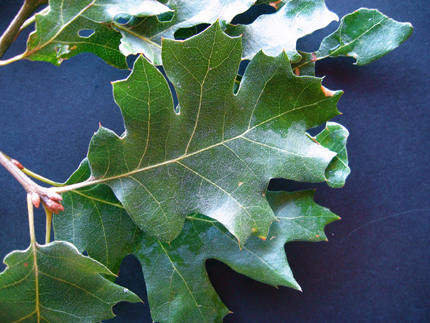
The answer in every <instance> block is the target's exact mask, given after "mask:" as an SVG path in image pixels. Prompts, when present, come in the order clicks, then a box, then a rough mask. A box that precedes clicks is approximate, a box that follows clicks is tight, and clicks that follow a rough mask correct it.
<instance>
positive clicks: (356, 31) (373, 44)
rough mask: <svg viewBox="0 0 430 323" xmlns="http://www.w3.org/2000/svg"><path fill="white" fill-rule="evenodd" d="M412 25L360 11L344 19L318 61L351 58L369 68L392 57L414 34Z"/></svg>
mask: <svg viewBox="0 0 430 323" xmlns="http://www.w3.org/2000/svg"><path fill="white" fill-rule="evenodd" d="M412 31H413V28H412V25H411V24H410V23H400V22H397V21H395V20H393V19H390V18H388V17H387V16H385V15H383V14H382V13H380V12H379V11H378V10H376V9H365V8H362V9H359V10H357V11H354V12H353V13H351V14H349V15H346V16H345V17H343V18H342V20H341V22H340V25H339V28H338V29H337V30H336V31H335V32H334V33H333V34H331V35H329V36H327V37H326V38H324V40H323V41H322V43H321V46H320V48H319V50H318V51H317V52H316V53H315V54H316V56H317V57H318V58H322V57H327V56H330V57H337V56H351V57H354V58H355V59H356V60H357V65H365V64H369V63H371V62H373V61H375V60H377V59H378V58H381V57H382V56H384V55H386V54H388V53H389V52H391V51H392V50H393V49H394V48H396V47H397V46H399V45H400V44H402V43H403V42H404V41H405V40H406V39H408V38H409V36H410V35H411V34H412Z"/></svg>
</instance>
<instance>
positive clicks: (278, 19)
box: [226, 0, 338, 61]
mask: <svg viewBox="0 0 430 323" xmlns="http://www.w3.org/2000/svg"><path fill="white" fill-rule="evenodd" d="M333 20H336V21H337V20H338V17H337V15H336V14H334V13H333V12H331V11H329V10H328V9H327V7H326V5H325V3H324V0H292V1H288V2H287V3H286V4H285V5H284V6H282V7H281V8H280V9H279V10H278V11H277V12H276V13H274V14H270V15H262V16H260V17H258V18H257V20H255V21H254V22H253V23H252V24H250V25H237V26H229V27H228V28H227V29H226V32H227V33H228V34H229V35H232V36H237V35H243V39H244V40H243V47H244V53H243V57H245V58H251V57H253V56H254V55H255V54H256V53H258V52H259V51H260V50H261V49H262V50H263V51H264V52H265V53H266V54H267V55H271V56H276V55H278V54H279V53H280V52H282V51H283V50H285V51H286V53H287V55H288V57H289V58H290V60H291V61H297V60H300V55H299V54H298V53H297V51H296V42H297V40H298V39H299V38H301V37H303V36H305V35H308V34H311V33H313V32H314V31H315V30H318V29H321V28H324V27H326V26H327V25H328V24H329V23H330V22H332V21H333Z"/></svg>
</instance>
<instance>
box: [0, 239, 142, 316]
mask: <svg viewBox="0 0 430 323" xmlns="http://www.w3.org/2000/svg"><path fill="white" fill-rule="evenodd" d="M4 263H5V264H6V265H7V268H6V269H5V271H3V272H2V273H1V274H0V313H1V318H0V320H1V322H4V323H6V322H50V323H61V322H96V321H100V320H103V319H108V318H112V317H114V314H113V312H112V306H113V305H115V304H116V303H118V302H121V301H128V302H134V303H136V302H139V301H140V299H139V298H138V297H137V296H136V295H135V294H133V293H132V292H131V291H129V290H128V289H126V288H123V287H121V286H118V285H115V284H113V283H111V282H109V281H108V280H106V279H105V278H103V277H102V276H101V274H103V275H113V274H112V272H111V271H109V270H108V269H107V268H106V267H105V266H103V265H102V264H100V263H98V262H97V261H95V260H93V259H91V258H88V257H85V256H83V255H82V254H80V253H79V252H78V250H77V249H76V248H75V247H74V246H73V245H71V244H70V243H68V242H61V241H57V242H52V243H50V244H48V245H37V244H31V246H30V247H29V248H28V249H27V250H25V251H13V252H12V253H10V254H8V255H7V256H6V257H5V259H4Z"/></svg>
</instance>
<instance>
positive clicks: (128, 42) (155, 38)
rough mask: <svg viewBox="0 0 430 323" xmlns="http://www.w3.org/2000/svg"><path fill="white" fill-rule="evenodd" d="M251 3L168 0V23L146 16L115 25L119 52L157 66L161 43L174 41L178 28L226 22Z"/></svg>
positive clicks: (247, 1) (238, 0)
mask: <svg viewBox="0 0 430 323" xmlns="http://www.w3.org/2000/svg"><path fill="white" fill-rule="evenodd" d="M254 2H255V1H254V0H203V1H202V0H169V1H167V3H166V5H167V6H168V7H170V8H171V9H172V10H174V15H173V17H171V19H170V20H168V21H163V20H160V19H159V18H158V17H146V18H143V19H140V20H139V21H137V22H134V23H133V25H131V26H129V27H126V26H117V28H118V29H119V30H120V31H121V33H122V35H123V39H122V44H121V47H120V48H121V52H122V53H123V54H124V55H126V56H128V55H130V54H144V55H145V56H146V57H147V58H148V59H149V60H151V61H152V62H154V63H155V64H161V62H162V60H161V40H162V39H163V38H167V39H174V34H175V32H176V31H177V30H179V29H181V28H190V27H193V26H196V25H199V24H202V23H208V24H212V23H213V22H215V21H216V20H217V19H219V20H220V21H221V22H222V24H227V23H229V22H230V21H231V20H232V19H233V18H234V16H236V15H237V14H239V13H242V12H244V11H246V10H247V9H248V8H249V7H250V6H251V5H252V4H253V3H254Z"/></svg>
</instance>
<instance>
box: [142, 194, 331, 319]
mask: <svg viewBox="0 0 430 323" xmlns="http://www.w3.org/2000/svg"><path fill="white" fill-rule="evenodd" d="M267 197H268V200H269V202H270V204H271V206H272V208H273V210H274V212H275V214H276V217H277V219H278V220H279V221H275V222H274V223H273V225H272V227H271V229H270V233H269V235H268V239H267V240H266V241H262V240H261V239H258V238H257V237H251V238H250V239H249V240H248V241H247V242H246V244H245V246H244V248H243V249H242V250H240V247H239V244H238V243H237V240H236V239H235V237H234V236H232V235H231V234H230V233H229V232H228V231H227V230H226V229H225V228H224V227H223V226H222V225H221V224H219V223H218V222H216V221H214V220H212V219H209V218H207V217H204V216H201V215H193V216H189V217H187V220H186V222H185V227H184V231H183V232H182V233H181V235H180V236H179V237H178V238H177V239H175V240H174V241H172V243H170V244H167V243H165V242H161V241H159V240H155V239H152V238H150V237H147V238H146V239H144V240H142V244H141V246H140V247H139V250H138V251H136V252H135V253H134V254H135V256H136V257H137V258H138V259H139V260H140V262H141V264H142V268H143V272H144V276H145V280H146V284H147V291H148V300H149V304H150V307H151V313H152V317H153V320H154V321H158V322H163V323H164V322H169V323H173V322H222V318H223V317H224V316H225V315H226V314H228V313H229V311H228V309H227V308H226V307H225V305H224V304H223V303H222V301H221V300H220V299H219V297H218V295H217V294H216V292H215V290H214V289H213V287H212V286H211V283H210V281H209V278H208V276H207V272H206V268H205V260H206V259H208V258H214V259H218V260H220V261H222V262H224V263H226V264H227V265H229V266H230V267H231V268H233V269H234V270H235V271H237V272H239V273H242V274H244V275H246V276H248V277H251V278H253V279H255V280H258V281H261V282H263V283H266V284H270V285H273V286H287V287H291V288H295V289H300V287H299V286H298V284H297V282H296V281H295V280H294V278H293V275H292V272H291V269H290V267H289V265H288V262H287V259H286V257H285V250H284V244H285V243H286V242H289V241H293V240H301V241H321V240H326V236H325V234H324V226H325V225H326V224H328V223H330V222H333V221H335V220H337V219H338V217H337V216H336V215H334V214H333V213H331V212H330V211H329V210H328V209H325V208H323V207H320V206H318V205H317V204H315V203H314V202H313V191H304V192H297V193H287V192H268V194H267Z"/></svg>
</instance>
